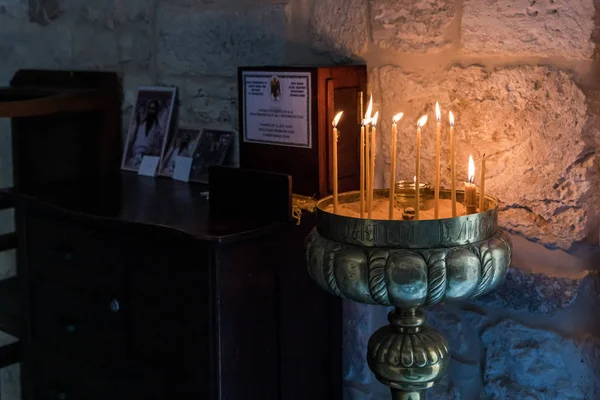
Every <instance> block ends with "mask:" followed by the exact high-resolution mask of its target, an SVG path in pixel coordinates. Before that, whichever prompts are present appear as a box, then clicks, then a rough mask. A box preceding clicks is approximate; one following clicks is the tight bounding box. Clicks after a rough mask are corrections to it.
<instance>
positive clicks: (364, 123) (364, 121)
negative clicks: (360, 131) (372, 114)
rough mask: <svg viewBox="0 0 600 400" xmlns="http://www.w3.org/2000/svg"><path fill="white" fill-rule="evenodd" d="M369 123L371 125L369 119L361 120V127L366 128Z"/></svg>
mask: <svg viewBox="0 0 600 400" xmlns="http://www.w3.org/2000/svg"><path fill="white" fill-rule="evenodd" d="M370 123H371V118H369V119H363V120H362V126H367V125H369V124H370Z"/></svg>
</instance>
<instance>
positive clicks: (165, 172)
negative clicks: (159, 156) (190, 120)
mask: <svg viewBox="0 0 600 400" xmlns="http://www.w3.org/2000/svg"><path fill="white" fill-rule="evenodd" d="M201 134H202V129H198V128H192V127H179V128H178V129H177V132H176V133H175V134H174V135H172V137H171V138H169V140H168V144H167V150H166V152H165V156H164V157H163V162H162V164H161V167H160V175H162V176H168V177H172V176H173V172H174V171H175V163H176V162H177V158H178V157H192V155H193V154H194V150H195V149H196V145H197V143H198V139H200V135H201Z"/></svg>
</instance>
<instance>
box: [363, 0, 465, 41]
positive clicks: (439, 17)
mask: <svg viewBox="0 0 600 400" xmlns="http://www.w3.org/2000/svg"><path fill="white" fill-rule="evenodd" d="M454 16H455V8H454V0H417V1H415V0H371V18H372V22H371V26H372V30H373V40H374V42H375V44H376V45H377V46H379V47H381V48H383V49H394V50H397V51H403V52H418V53H425V52H430V51H439V50H443V49H445V48H447V47H449V46H451V44H452V39H451V37H452V35H451V32H450V27H451V24H452V21H453V20H454Z"/></svg>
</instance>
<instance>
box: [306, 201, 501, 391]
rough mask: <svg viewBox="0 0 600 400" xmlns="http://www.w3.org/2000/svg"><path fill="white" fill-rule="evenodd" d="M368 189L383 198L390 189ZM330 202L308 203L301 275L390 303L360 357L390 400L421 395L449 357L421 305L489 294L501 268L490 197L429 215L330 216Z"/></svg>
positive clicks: (335, 290)
mask: <svg viewBox="0 0 600 400" xmlns="http://www.w3.org/2000/svg"><path fill="white" fill-rule="evenodd" d="M374 196H375V198H376V199H388V198H389V189H382V190H377V191H375V195H374ZM359 197H360V195H359V192H358V191H355V192H346V193H342V194H340V195H339V198H338V201H339V203H340V205H342V204H344V203H358V202H359ZM440 198H441V199H450V198H451V193H450V191H449V190H444V189H442V190H440ZM457 199H458V200H459V201H461V200H464V191H457ZM332 201H333V199H332V197H331V196H329V197H325V198H323V199H321V200H319V201H318V202H317V207H316V213H317V226H316V228H315V229H314V230H313V231H312V232H311V233H310V235H309V236H308V237H307V238H306V255H307V263H308V271H309V274H310V276H311V278H312V279H313V280H314V281H315V282H316V283H317V284H318V285H319V286H320V287H321V288H322V289H324V290H326V291H327V292H329V293H331V294H334V295H336V296H339V297H342V298H345V299H348V300H352V301H355V302H359V303H364V304H378V305H382V306H394V307H395V309H394V310H393V311H391V312H390V313H389V315H388V321H389V323H390V324H389V325H387V326H385V327H383V328H381V329H379V330H378V331H376V332H375V333H374V334H373V335H372V336H371V338H370V340H369V344H368V350H367V362H368V364H369V368H370V369H371V371H373V373H374V374H375V376H376V377H377V379H378V380H379V381H380V382H381V383H383V384H384V385H387V386H389V387H390V389H391V392H392V398H393V400H423V399H425V393H426V390H427V389H428V388H430V387H432V386H433V385H434V384H435V383H436V382H437V381H438V380H440V379H441V378H442V376H443V374H444V373H445V371H446V369H447V367H448V364H449V362H450V358H449V348H448V341H447V340H446V338H444V336H442V335H441V334H440V333H439V332H437V331H435V330H433V329H432V328H430V327H428V326H427V325H426V323H425V321H426V318H425V314H424V313H423V311H422V308H423V307H426V306H429V305H433V304H437V303H440V302H445V303H450V302H455V301H461V300H466V299H472V298H475V297H478V296H481V295H483V294H485V293H488V292H489V291H491V290H493V289H494V288H496V287H497V286H498V285H499V284H500V283H501V282H502V281H503V280H504V277H505V275H506V272H507V271H508V268H509V266H510V261H511V244H510V241H509V238H508V237H507V236H506V235H505V234H504V232H502V231H501V230H499V229H498V201H497V200H496V199H495V198H493V197H491V196H489V195H486V197H485V201H484V203H485V210H484V211H481V210H480V212H478V213H475V214H470V215H465V216H457V217H454V218H446V219H437V220H375V219H362V218H359V217H356V218H354V217H348V216H343V215H339V214H333V213H332V212H331V211H330V208H331V207H330V205H331V204H332ZM400 206H402V204H400ZM404 206H405V207H412V206H413V204H412V202H410V203H407V204H404Z"/></svg>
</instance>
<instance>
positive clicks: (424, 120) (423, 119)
mask: <svg viewBox="0 0 600 400" xmlns="http://www.w3.org/2000/svg"><path fill="white" fill-rule="evenodd" d="M426 123H427V115H423V116H422V117H421V118H420V119H419V121H418V122H417V127H418V128H422V127H424V126H425V124H426Z"/></svg>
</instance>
